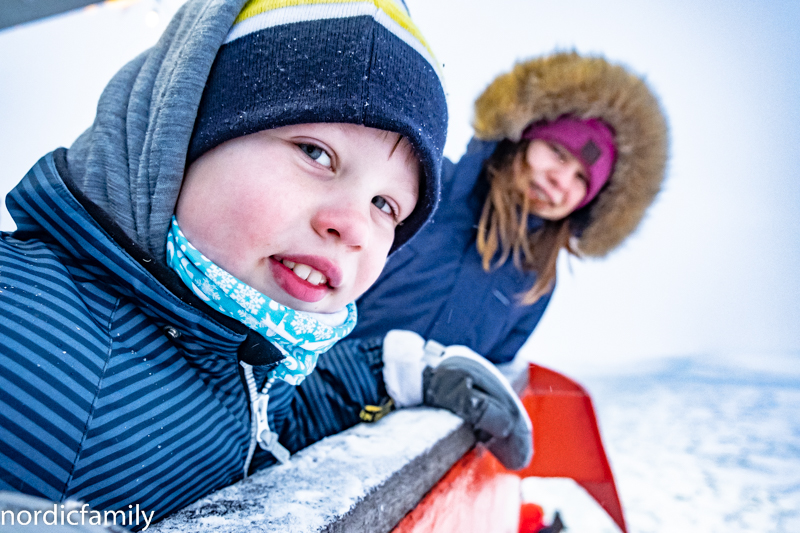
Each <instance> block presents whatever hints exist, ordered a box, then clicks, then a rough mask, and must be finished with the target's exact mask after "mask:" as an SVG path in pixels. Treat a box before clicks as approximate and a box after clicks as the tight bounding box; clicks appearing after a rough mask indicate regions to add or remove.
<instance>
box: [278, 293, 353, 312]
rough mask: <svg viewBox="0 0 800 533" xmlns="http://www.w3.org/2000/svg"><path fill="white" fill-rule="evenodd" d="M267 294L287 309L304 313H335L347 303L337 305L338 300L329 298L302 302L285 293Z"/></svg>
mask: <svg viewBox="0 0 800 533" xmlns="http://www.w3.org/2000/svg"><path fill="white" fill-rule="evenodd" d="M268 296H270V298H272V299H273V300H275V301H276V302H278V303H279V304H281V305H285V306H286V307H288V308H289V309H294V310H295V311H303V312H306V313H335V312H337V311H340V310H341V309H343V308H344V307H346V306H347V304H341V305H339V303H338V302H336V301H333V300H332V299H331V298H323V299H322V300H320V301H318V302H304V301H302V300H298V299H297V298H292V297H291V296H289V295H286V294H284V295H280V296H278V297H277V298H276V297H273V296H271V295H268Z"/></svg>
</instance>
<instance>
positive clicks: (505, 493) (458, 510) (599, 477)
mask: <svg viewBox="0 0 800 533" xmlns="http://www.w3.org/2000/svg"><path fill="white" fill-rule="evenodd" d="M520 397H521V399H522V403H523V405H524V406H525V409H526V410H527V411H528V414H529V415H530V417H531V421H532V422H533V428H534V431H533V443H534V455H533V461H532V462H531V464H530V465H529V466H528V467H527V468H525V469H524V470H521V471H518V472H511V471H508V470H505V469H504V468H503V467H502V466H501V465H500V463H498V462H497V460H495V459H494V457H493V456H492V455H491V454H489V453H488V452H486V451H485V450H484V449H482V448H476V449H474V450H472V451H471V452H470V453H468V454H467V455H465V456H464V457H463V458H462V459H461V460H460V461H459V462H458V463H456V464H455V465H454V466H453V468H451V469H450V471H449V472H448V473H447V474H446V475H445V476H444V478H442V479H441V480H440V481H439V483H438V484H437V485H436V486H434V487H433V489H431V491H430V492H429V493H428V494H427V495H426V496H425V498H423V500H422V501H421V502H420V503H419V504H418V505H417V507H416V508H414V510H412V511H411V512H410V513H409V514H408V515H406V517H405V518H404V519H403V520H402V521H401V522H400V523H399V524H398V525H397V527H396V528H395V529H394V531H393V533H423V532H425V533H429V532H450V531H458V532H460V533H468V532H471V531H475V532H478V531H481V532H486V531H493V532H497V533H500V532H509V533H511V532H513V533H517V532H522V531H525V532H528V531H538V529H536V528H534V529H531V521H532V520H533V519H532V518H529V517H528V515H530V514H531V513H530V509H527V508H526V507H524V506H522V507H521V502H520V501H519V482H520V479H521V478H524V477H530V476H534V477H567V478H572V479H573V480H575V481H576V482H577V483H578V484H579V485H581V486H582V487H583V488H584V489H585V490H586V492H588V493H589V494H590V495H591V496H592V497H593V498H594V499H595V500H596V501H597V502H598V503H599V504H600V506H601V507H602V508H603V509H605V511H606V512H607V513H608V515H609V516H610V517H611V518H612V520H614V522H616V524H617V525H618V526H619V528H620V530H622V532H623V533H627V528H626V527H625V517H624V516H623V513H622V506H621V505H620V501H619V497H618V495H617V489H616V485H615V484H614V476H613V474H612V473H611V467H610V466H609V464H608V459H607V458H606V453H605V449H604V448H603V442H602V440H601V439H600V431H599V429H598V427H597V419H596V418H595V413H594V408H593V407H592V400H591V398H590V397H589V394H588V393H587V392H586V391H585V390H584V389H583V387H581V386H580V385H578V384H577V383H575V382H574V381H572V380H571V379H569V378H567V377H566V376H563V375H562V374H559V373H558V372H555V371H553V370H549V369H547V368H544V367H541V366H539V365H535V364H530V365H529V368H528V386H527V387H526V389H525V390H524V391H523V393H522V394H521V395H520ZM509 504H510V505H511V506H512V508H513V506H514V505H516V508H517V509H518V510H519V509H521V512H520V516H514V514H513V510H509ZM534 514H536V513H534ZM509 515H511V516H509ZM535 519H537V520H540V519H541V517H540V516H538V515H536V518H535ZM567 520H568V518H567ZM539 523H541V522H539ZM487 524H489V526H488V527H489V529H487Z"/></svg>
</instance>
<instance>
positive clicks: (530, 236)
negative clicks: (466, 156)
mask: <svg viewBox="0 0 800 533" xmlns="http://www.w3.org/2000/svg"><path fill="white" fill-rule="evenodd" d="M529 144H530V141H528V140H524V139H523V140H521V141H519V142H512V141H509V140H503V141H501V142H500V144H499V145H498V147H497V149H496V150H495V151H494V153H493V154H492V155H491V157H489V158H488V159H487V160H486V164H485V166H484V172H485V173H486V179H487V180H488V182H489V194H488V196H487V197H486V201H485V202H484V204H483V210H482V211H481V218H480V221H479V222H478V239H477V244H478V252H479V253H480V254H481V257H482V258H483V269H484V270H486V271H487V272H488V271H490V270H491V269H492V268H497V267H499V266H501V265H502V264H504V263H505V262H506V261H507V260H508V257H509V256H511V258H512V261H513V262H514V266H516V267H517V268H518V269H519V270H521V271H523V272H529V271H534V272H536V274H537V278H536V283H534V284H533V286H532V287H531V288H530V289H528V291H527V292H525V293H524V294H523V295H522V299H521V301H522V304H523V305H530V304H532V303H534V302H535V301H536V300H538V299H539V298H540V297H541V296H542V295H544V294H546V293H547V292H548V291H550V290H551V289H552V287H553V283H554V282H555V279H556V260H557V259H558V253H559V252H560V251H561V249H562V248H565V249H566V250H567V251H568V252H570V253H572V254H575V253H576V252H575V250H574V249H572V248H571V247H570V244H569V239H570V222H569V217H567V218H563V219H561V220H555V221H551V220H545V221H544V224H543V225H542V226H541V227H540V228H538V229H537V230H536V231H533V232H531V231H529V230H528V215H529V214H530V205H529V200H528V196H527V195H526V194H525V193H524V191H525V190H526V189H527V184H525V183H521V182H520V181H519V180H520V179H521V177H520V172H519V171H518V170H517V169H518V168H520V166H527V165H528V161H527V160H526V158H525V153H526V150H527V148H528V145H529ZM493 259H494V264H492V262H493V261H492V260H493Z"/></svg>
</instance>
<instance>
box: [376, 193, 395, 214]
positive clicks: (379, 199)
mask: <svg viewBox="0 0 800 533" xmlns="http://www.w3.org/2000/svg"><path fill="white" fill-rule="evenodd" d="M372 204H373V205H374V206H375V207H377V208H378V209H380V210H381V211H383V212H384V213H386V214H387V215H391V216H393V217H396V214H395V212H394V209H392V206H391V205H390V204H389V202H387V201H386V198H384V197H383V196H376V197H375V198H373V199H372Z"/></svg>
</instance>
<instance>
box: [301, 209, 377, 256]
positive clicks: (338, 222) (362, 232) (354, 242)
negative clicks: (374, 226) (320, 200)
mask: <svg viewBox="0 0 800 533" xmlns="http://www.w3.org/2000/svg"><path fill="white" fill-rule="evenodd" d="M311 224H312V226H313V228H314V231H316V232H317V233H318V234H319V235H320V236H322V237H323V238H334V239H337V240H339V241H341V243H342V244H344V245H346V246H349V247H352V248H363V247H365V246H366V245H367V244H368V243H369V212H368V211H364V212H362V211H361V210H359V209H357V208H355V206H353V205H349V204H338V205H336V204H331V205H328V206H325V207H322V208H320V209H318V210H317V212H316V214H315V215H314V218H313V219H312V221H311Z"/></svg>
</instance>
